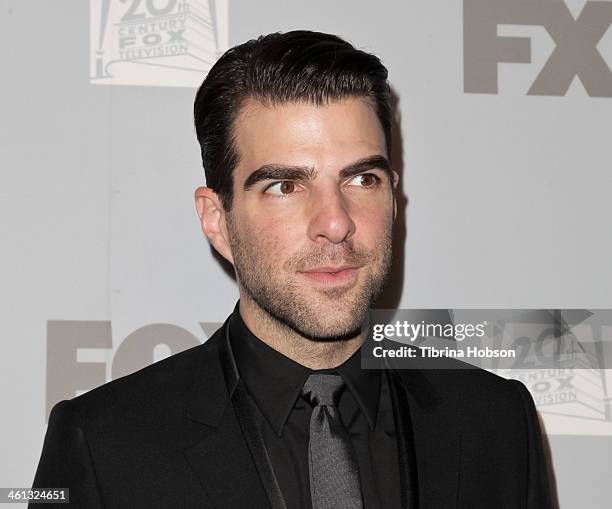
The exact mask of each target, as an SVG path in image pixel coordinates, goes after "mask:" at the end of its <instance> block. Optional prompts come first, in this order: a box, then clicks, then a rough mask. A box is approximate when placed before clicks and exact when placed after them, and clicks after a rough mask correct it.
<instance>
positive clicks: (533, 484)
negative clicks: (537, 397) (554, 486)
mask: <svg viewBox="0 0 612 509" xmlns="http://www.w3.org/2000/svg"><path fill="white" fill-rule="evenodd" d="M510 381H511V382H512V383H513V384H514V386H515V387H516V389H517V390H518V391H519V394H520V395H521V400H522V402H523V408H524V418H525V426H526V429H527V440H528V472H527V483H528V485H527V502H526V506H525V507H526V508H527V509H552V508H553V503H552V492H551V489H550V484H549V473H548V467H547V461H546V456H545V454H544V446H543V440H542V431H541V429H540V423H539V420H538V414H537V411H536V407H535V404H534V402H533V398H532V397H531V394H530V393H529V390H528V389H527V387H525V385H524V384H523V383H522V382H520V381H518V380H510Z"/></svg>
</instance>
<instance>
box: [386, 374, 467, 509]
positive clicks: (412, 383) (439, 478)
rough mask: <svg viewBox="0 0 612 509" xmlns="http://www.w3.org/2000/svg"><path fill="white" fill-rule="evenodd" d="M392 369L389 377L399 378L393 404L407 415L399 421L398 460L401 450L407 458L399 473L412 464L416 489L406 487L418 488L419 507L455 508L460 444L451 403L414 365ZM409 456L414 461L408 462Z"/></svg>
mask: <svg viewBox="0 0 612 509" xmlns="http://www.w3.org/2000/svg"><path fill="white" fill-rule="evenodd" d="M392 372H393V374H392V378H394V377H395V380H399V381H400V386H401V388H403V391H397V392H396V393H395V395H394V396H393V397H394V405H397V406H398V408H400V409H402V408H403V409H404V410H405V409H406V404H407V406H408V412H407V413H408V415H405V414H404V418H403V424H400V425H399V426H400V430H405V431H406V433H404V438H405V443H404V444H403V445H402V442H401V440H400V441H399V445H400V447H402V446H403V447H404V448H405V449H404V450H403V451H400V460H401V458H402V454H403V455H404V456H405V458H406V461H407V462H408V464H407V466H406V465H403V466H402V470H403V475H404V477H405V476H407V475H410V472H408V473H407V472H406V468H408V469H411V468H415V469H416V471H417V477H418V486H417V487H416V490H414V489H412V490H411V489H409V490H408V495H410V494H411V493H415V492H418V501H419V503H418V508H419V509H455V508H456V506H457V493H458V479H459V467H460V465H459V460H460V445H461V437H460V435H459V433H458V431H457V428H456V427H455V423H457V422H458V420H457V418H456V413H455V412H456V409H455V406H454V405H453V404H452V402H447V401H444V400H443V399H442V398H441V396H440V395H439V393H438V392H437V391H436V389H435V387H434V386H433V385H432V383H431V382H430V380H429V378H428V377H429V376H430V375H428V374H425V372H423V371H420V370H417V369H410V370H392ZM402 400H403V401H402ZM406 421H407V422H406ZM410 432H412V437H410ZM400 433H401V432H400ZM411 438H412V440H411ZM411 457H412V458H413V459H414V460H415V463H416V465H414V464H412V465H411V464H410V460H411ZM412 478H413V479H414V475H413V477H412ZM413 488H414V487H413ZM415 498H416V497H415ZM413 504H414V501H413ZM407 507H411V508H412V507H414V505H413V506H411V505H408V506H407Z"/></svg>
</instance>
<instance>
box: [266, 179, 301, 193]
mask: <svg viewBox="0 0 612 509" xmlns="http://www.w3.org/2000/svg"><path fill="white" fill-rule="evenodd" d="M294 191H296V185H295V182H291V181H290V180H281V181H280V182H274V183H273V184H270V185H269V186H268V187H266V188H265V190H264V192H265V193H268V194H272V195H274V196H284V195H288V194H291V193H293V192H294Z"/></svg>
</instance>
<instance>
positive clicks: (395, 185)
mask: <svg viewBox="0 0 612 509" xmlns="http://www.w3.org/2000/svg"><path fill="white" fill-rule="evenodd" d="M391 175H392V176H393V182H392V183H391V185H392V186H393V221H395V218H396V217H397V199H396V197H395V196H396V194H397V184H398V182H399V173H397V172H396V171H395V170H391Z"/></svg>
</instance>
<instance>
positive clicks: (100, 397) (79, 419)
mask: <svg viewBox="0 0 612 509" xmlns="http://www.w3.org/2000/svg"><path fill="white" fill-rule="evenodd" d="M222 330H223V328H220V329H218V330H217V331H216V332H215V334H213V336H211V338H210V339H208V340H207V341H206V342H205V343H203V344H201V345H198V346H195V347H192V348H189V349H187V350H184V351H182V352H179V353H177V354H174V355H171V356H170V357H167V358H166V359H163V360H161V361H158V362H155V363H154V364H151V365H149V366H147V367H145V368H142V369H140V370H138V371H136V372H134V373H131V374H129V375H126V376H123V377H121V378H117V379H115V380H113V381H110V382H108V383H106V384H104V385H101V386H99V387H96V388H95V389H92V390H90V391H88V392H86V393H84V394H82V395H80V396H77V397H75V398H73V399H70V400H64V401H60V402H59V403H57V404H56V405H55V406H54V407H53V409H52V413H51V416H50V418H49V422H52V420H55V421H60V420H61V421H63V422H69V423H71V424H79V423H91V424H94V425H95V427H96V428H98V429H100V430H103V429H104V428H107V427H109V428H114V427H116V426H117V424H118V423H122V424H129V423H130V422H131V421H133V422H139V423H143V422H144V423H146V422H151V423H153V421H154V420H155V419H157V418H159V417H160V416H170V415H172V414H174V413H176V412H178V411H182V410H183V409H184V408H185V404H186V399H187V398H189V397H190V395H191V392H192V391H191V388H192V386H193V385H194V384H195V382H196V381H197V379H198V377H199V376H201V375H202V376H204V375H205V374H206V373H208V374H209V375H210V374H211V373H213V372H216V371H215V370H216V369H217V370H218V366H217V364H219V361H218V359H219V356H218V349H219V344H220V340H221V331H222Z"/></svg>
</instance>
